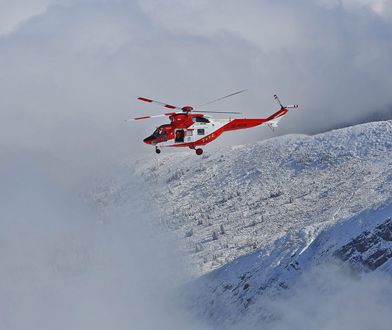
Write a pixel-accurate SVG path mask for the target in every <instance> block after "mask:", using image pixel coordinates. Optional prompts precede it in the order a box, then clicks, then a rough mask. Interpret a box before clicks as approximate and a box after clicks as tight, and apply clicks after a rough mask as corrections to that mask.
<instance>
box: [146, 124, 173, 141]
mask: <svg viewBox="0 0 392 330" xmlns="http://www.w3.org/2000/svg"><path fill="white" fill-rule="evenodd" d="M168 126H170V125H161V126H159V127H158V128H157V129H156V130H155V131H154V133H152V134H151V135H150V136H149V137H147V138H145V139H144V142H145V143H147V144H155V143H157V142H163V141H167V137H168V132H167V130H166V129H165V128H166V127H168Z"/></svg>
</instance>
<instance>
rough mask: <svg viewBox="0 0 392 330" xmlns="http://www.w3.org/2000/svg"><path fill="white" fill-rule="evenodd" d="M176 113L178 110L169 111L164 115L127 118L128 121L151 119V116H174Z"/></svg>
mask: <svg viewBox="0 0 392 330" xmlns="http://www.w3.org/2000/svg"><path fill="white" fill-rule="evenodd" d="M175 114H176V112H169V113H165V114H163V115H155V116H143V117H136V118H130V119H127V120H126V121H134V120H142V119H150V118H157V117H170V116H173V115H175Z"/></svg>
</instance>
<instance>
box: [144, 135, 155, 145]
mask: <svg viewBox="0 0 392 330" xmlns="http://www.w3.org/2000/svg"><path fill="white" fill-rule="evenodd" d="M152 141H153V138H152V137H151V136H149V137H146V138H145V139H144V140H143V142H144V143H146V144H152Z"/></svg>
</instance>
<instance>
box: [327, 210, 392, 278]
mask: <svg viewBox="0 0 392 330" xmlns="http://www.w3.org/2000/svg"><path fill="white" fill-rule="evenodd" d="M333 255H334V256H335V257H337V258H339V259H340V260H342V261H344V262H348V263H349V264H350V265H351V266H352V267H354V268H356V269H361V270H364V271H373V270H376V269H377V268H379V267H381V266H382V265H384V264H385V263H387V262H388V261H390V259H391V258H392V218H388V219H386V220H385V221H384V222H383V223H381V224H379V225H378V226H377V227H375V228H374V229H373V230H372V231H368V230H366V231H364V232H363V233H362V234H361V235H359V236H357V237H355V238H353V239H352V240H350V242H348V243H347V244H345V245H344V246H342V247H341V248H340V249H338V250H336V251H335V252H334V254H333Z"/></svg>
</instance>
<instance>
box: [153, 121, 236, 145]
mask: <svg viewBox="0 0 392 330" xmlns="http://www.w3.org/2000/svg"><path fill="white" fill-rule="evenodd" d="M206 118H207V117H206ZM208 120H210V122H209V123H194V124H193V125H191V126H189V127H188V128H184V131H185V137H184V142H174V139H171V140H168V141H165V142H160V143H157V144H156V146H157V147H171V146H175V145H178V146H180V145H182V144H186V143H193V142H196V141H198V140H200V139H202V138H203V137H204V136H207V135H209V134H211V133H213V132H215V131H217V130H218V129H220V128H221V127H223V126H225V125H226V124H227V123H229V122H230V121H231V119H211V118H208ZM198 129H204V134H200V135H199V134H198ZM187 132H192V136H189V135H188V136H187ZM188 134H189V133H188Z"/></svg>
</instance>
